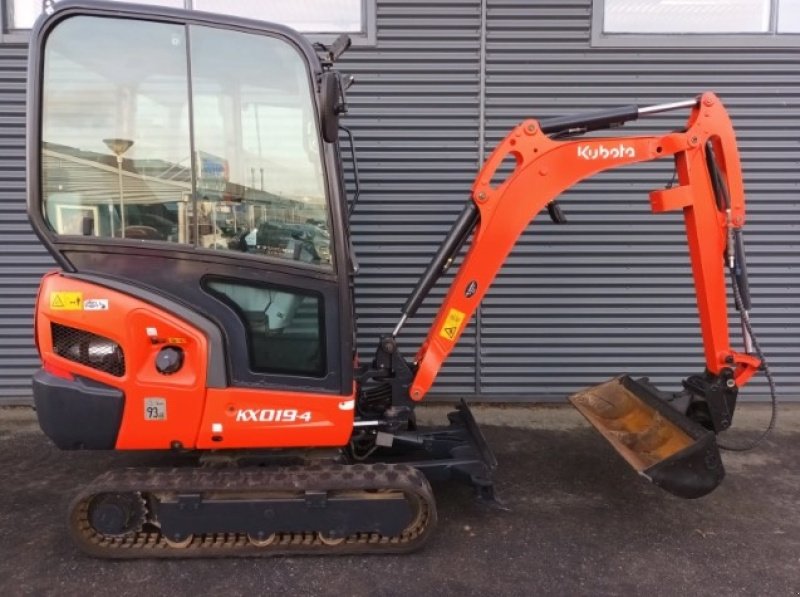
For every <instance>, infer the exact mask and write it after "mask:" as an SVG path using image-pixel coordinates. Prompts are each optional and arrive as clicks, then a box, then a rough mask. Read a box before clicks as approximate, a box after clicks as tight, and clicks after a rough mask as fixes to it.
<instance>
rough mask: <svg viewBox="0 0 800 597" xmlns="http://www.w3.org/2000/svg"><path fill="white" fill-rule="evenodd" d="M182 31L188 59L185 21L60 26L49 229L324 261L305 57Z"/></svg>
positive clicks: (50, 137)
mask: <svg viewBox="0 0 800 597" xmlns="http://www.w3.org/2000/svg"><path fill="white" fill-rule="evenodd" d="M188 32H189V33H188V34H189V36H190V38H191V46H192V49H191V57H190V58H191V67H188V66H187V65H188V61H187V28H186V27H184V26H181V25H172V24H165V23H152V22H147V21H134V20H118V19H111V18H99V17H73V18H70V19H67V20H65V21H64V22H62V23H61V24H59V25H58V26H57V27H56V28H55V30H54V31H53V32H52V34H51V35H50V37H49V38H48V42H47V46H46V51H45V66H44V95H43V103H42V105H43V111H42V144H41V152H42V155H41V158H42V180H43V183H42V201H43V205H42V209H43V212H44V215H45V217H46V218H47V220H48V222H49V223H50V226H51V227H52V228H53V230H54V231H55V232H56V233H57V234H60V235H78V236H89V237H103V238H115V239H129V240H130V239H133V240H137V241H141V242H148V241H166V242H172V243H183V244H189V245H194V246H196V247H199V248H204V249H211V250H223V251H237V252H245V253H249V254H255V255H261V256H266V257H271V258H278V259H287V260H293V261H300V262H305V263H311V264H317V265H330V263H331V257H330V235H329V232H328V213H327V207H326V194H325V181H324V178H323V175H322V162H321V154H320V147H319V143H318V140H317V132H316V130H317V129H316V124H315V119H314V110H313V104H312V100H311V89H310V84H309V77H308V73H307V71H306V67H305V63H304V61H303V59H302V57H301V56H300V54H299V53H298V51H297V50H296V49H295V48H294V47H292V46H290V45H289V44H288V43H287V42H284V41H282V40H279V39H275V38H270V37H266V36H257V35H251V34H245V33H239V32H232V31H225V30H217V29H212V28H206V27H190V28H188ZM189 69H191V73H190V72H189ZM190 74H191V77H192V98H191V99H192V101H191V102H190V101H189V93H190V92H189V77H190ZM192 133H193V134H194V148H193V147H192V144H191V139H192ZM98 240H99V239H98Z"/></svg>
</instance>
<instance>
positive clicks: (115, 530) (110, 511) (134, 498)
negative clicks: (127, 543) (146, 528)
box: [88, 492, 147, 537]
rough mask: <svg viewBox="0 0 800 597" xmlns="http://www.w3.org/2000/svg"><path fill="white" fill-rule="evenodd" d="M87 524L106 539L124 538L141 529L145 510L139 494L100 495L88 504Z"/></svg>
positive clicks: (145, 513) (145, 514)
mask: <svg viewBox="0 0 800 597" xmlns="http://www.w3.org/2000/svg"><path fill="white" fill-rule="evenodd" d="M88 515H89V523H90V524H91V525H92V527H93V528H94V529H95V530H96V531H97V532H99V533H102V534H103V535H106V536H108V537H125V536H127V535H131V534H133V533H137V532H139V531H140V530H141V529H142V525H143V524H144V521H145V518H146V516H147V509H146V507H145V502H144V499H142V496H141V494H140V493H134V492H131V493H100V494H98V495H96V496H95V497H94V498H92V501H91V502H90V503H89V511H88Z"/></svg>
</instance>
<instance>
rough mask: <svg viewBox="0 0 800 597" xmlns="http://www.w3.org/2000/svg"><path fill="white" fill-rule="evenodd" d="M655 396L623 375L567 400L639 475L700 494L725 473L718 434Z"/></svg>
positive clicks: (678, 491) (675, 490) (686, 494)
mask: <svg viewBox="0 0 800 597" xmlns="http://www.w3.org/2000/svg"><path fill="white" fill-rule="evenodd" d="M659 394H661V393H660V392H659V391H658V390H657V389H656V388H655V387H654V386H653V385H651V384H650V383H649V382H648V381H647V380H646V379H640V380H634V379H632V378H631V377H629V376H628V375H621V376H619V377H615V378H613V379H610V380H609V381H606V382H603V383H601V384H598V385H596V386H592V387H590V388H587V389H585V390H582V391H580V392H578V393H577V394H574V395H572V396H570V398H569V400H570V402H572V404H573V405H574V406H575V407H576V408H577V409H578V410H579V411H580V412H581V414H582V415H583V416H584V417H586V419H587V420H588V421H589V422H590V423H591V424H592V425H594V426H595V427H596V428H597V430H598V431H599V432H600V433H601V434H602V435H603V437H605V438H606V439H607V440H608V441H609V442H610V443H611V445H612V446H614V449H615V450H616V451H617V452H619V453H620V454H621V455H622V457H623V458H625V460H627V461H628V464H630V465H631V466H632V467H633V468H634V469H636V471H637V472H639V473H640V474H641V475H644V476H645V477H647V478H648V479H649V480H650V481H652V482H653V483H654V484H656V485H658V486H659V487H661V488H662V489H664V490H666V491H668V492H670V493H672V494H673V495H676V496H678V497H682V498H698V497H702V496H704V495H706V494H707V493H709V492H711V491H712V490H713V489H714V488H716V487H717V485H719V484H720V483H721V482H722V479H723V477H724V476H725V469H724V468H723V466H722V460H721V459H720V455H719V449H718V447H717V442H716V437H715V435H714V433H713V432H712V431H709V430H708V429H705V428H704V427H702V426H701V425H699V424H698V423H696V422H695V421H692V420H691V419H689V418H688V417H686V416H685V415H683V414H681V413H680V412H678V411H677V410H675V409H674V408H673V407H672V406H671V405H670V404H669V403H668V402H667V401H665V400H664V398H663V397H661V396H664V395H663V394H662V395H661V396H659Z"/></svg>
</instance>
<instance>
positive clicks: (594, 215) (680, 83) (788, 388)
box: [480, 0, 800, 397]
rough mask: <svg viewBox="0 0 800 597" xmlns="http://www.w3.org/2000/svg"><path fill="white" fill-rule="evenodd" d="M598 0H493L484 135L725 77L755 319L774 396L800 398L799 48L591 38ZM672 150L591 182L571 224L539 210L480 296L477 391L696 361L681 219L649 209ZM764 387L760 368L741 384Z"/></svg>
mask: <svg viewBox="0 0 800 597" xmlns="http://www.w3.org/2000/svg"><path fill="white" fill-rule="evenodd" d="M591 4H592V3H591V0H561V1H559V2H545V1H534V2H531V1H529V0H515V1H512V0H502V1H501V0H488V10H487V68H486V131H487V138H488V145H489V146H491V145H493V144H494V143H495V142H496V140H497V139H498V138H499V137H501V136H502V135H503V134H504V131H505V130H506V129H507V128H508V127H509V126H511V125H512V124H513V123H514V122H515V121H517V120H518V119H519V118H520V117H522V116H529V115H532V116H536V117H543V116H547V115H553V114H559V113H564V112H571V111H581V110H585V109H591V108H594V107H603V106H614V105H619V104H624V103H638V104H640V105H647V104H655V103H660V102H665V101H673V100H676V99H685V98H689V97H692V96H693V95H694V94H696V93H697V92H699V91H703V90H714V91H716V92H717V93H718V94H719V95H720V96H721V97H722V98H723V101H724V102H725V104H726V105H727V107H728V108H729V109H730V112H731V114H732V118H733V121H734V125H735V126H736V129H737V132H738V136H739V139H740V143H741V152H742V159H743V165H744V170H745V185H746V186H745V188H746V190H747V196H748V200H749V203H748V224H749V225H748V227H747V232H746V240H747V248H748V253H749V264H750V273H751V286H752V289H753V302H754V312H753V321H754V325H755V328H756V330H757V331H760V334H759V337H760V339H761V341H762V344H763V346H764V348H765V350H766V351H767V354H768V356H770V357H771V362H772V365H773V369H774V372H775V375H776V378H777V381H778V383H779V389H780V392H781V394H782V395H783V396H786V397H789V396H798V394H800V368H798V364H800V360H799V359H798V356H800V342H799V341H798V340H799V339H800V314H798V305H800V274H798V268H797V261H798V257H799V256H800V246H798V242H797V232H798V225H800V211H799V210H798V203H799V202H800V170H799V169H798V161H800V76H798V74H800V63H798V60H797V49H796V48H785V49H778V48H773V49H767V48H758V47H747V48H741V49H719V48H718V49H714V48H703V49H697V48H680V47H674V48H650V49H646V48H623V49H615V48H605V47H604V48H592V47H591V42H590V40H591ZM678 43H680V42H679V41H677V39H676V45H677V44H678ZM684 120H685V116H684V117H681V118H676V117H672V116H664V117H660V118H653V119H648V120H646V121H641V122H640V123H638V124H637V126H632V127H630V129H631V130H633V131H655V130H657V131H665V130H671V128H673V127H676V126H679V125H680V124H681V123H682V122H683V121H684ZM627 128H628V127H626V129H627ZM668 162H670V160H664V163H661V164H644V165H639V166H636V167H631V168H627V169H623V170H617V171H615V172H610V173H605V174H602V175H600V176H597V177H595V178H593V179H591V180H589V181H586V182H585V183H583V184H581V185H579V186H578V187H576V188H575V189H574V190H572V191H570V192H568V193H567V194H566V196H565V197H564V199H563V201H562V202H561V203H562V207H563V209H564V210H565V211H566V213H567V216H568V218H570V224H569V225H568V226H562V227H555V226H553V225H551V224H550V223H549V222H548V221H547V218H546V217H545V218H543V219H541V221H537V222H535V223H534V224H533V225H532V226H531V227H530V229H529V230H528V233H527V234H526V235H525V237H524V238H523V239H522V241H521V243H520V245H519V246H518V247H517V250H516V253H515V254H514V256H513V257H512V258H511V259H510V261H509V262H508V264H507V265H506V267H505V269H504V271H503V273H502V275H501V276H500V278H499V279H498V281H497V284H496V285H495V287H494V288H493V292H492V293H491V294H490V295H489V297H488V300H486V302H485V304H484V307H483V313H482V322H481V323H482V329H481V361H482V363H481V373H482V376H481V387H480V389H481V392H483V393H486V394H489V395H493V396H497V395H502V394H505V393H510V394H522V395H524V396H528V395H531V394H539V393H543V394H556V395H563V394H564V393H566V392H568V391H571V390H573V389H576V388H578V387H580V386H583V385H586V384H589V383H591V382H593V381H596V380H598V379H602V378H604V377H609V376H611V375H614V374H616V373H618V372H622V371H630V372H631V373H637V374H644V375H650V376H651V377H652V378H653V379H654V380H655V381H659V382H664V384H665V385H666V386H672V388H673V389H676V390H677V389H679V380H680V379H682V377H683V376H685V375H686V374H688V373H693V372H700V370H701V368H702V348H701V344H700V339H699V337H698V333H699V332H698V324H697V321H698V319H697V314H696V309H695V304H694V292H693V289H692V284H691V277H690V268H689V265H688V255H687V250H686V246H685V245H686V243H685V240H684V231H683V222H682V217H681V216H680V215H679V214H659V215H653V214H651V213H650V210H649V201H648V197H647V193H648V191H650V190H651V189H654V188H659V187H663V186H664V185H665V183H666V182H668V181H669V180H670V178H671V176H672V168H671V164H670V163H668ZM734 332H735V333H736V337H737V338H738V337H739V334H738V324H737V325H735V326H734ZM765 390H766V387H765V384H764V383H763V378H759V379H757V380H755V381H754V383H752V384H751V385H750V386H748V387H747V388H746V390H745V392H744V396H747V397H757V396H763V394H764V392H765Z"/></svg>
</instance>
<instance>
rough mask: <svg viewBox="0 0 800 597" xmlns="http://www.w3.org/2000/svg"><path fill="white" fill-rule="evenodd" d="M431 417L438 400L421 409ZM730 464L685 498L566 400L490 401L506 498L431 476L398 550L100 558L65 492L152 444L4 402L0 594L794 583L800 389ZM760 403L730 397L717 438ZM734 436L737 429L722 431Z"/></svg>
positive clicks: (601, 590) (642, 591) (739, 434)
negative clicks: (127, 448) (68, 431)
mask: <svg viewBox="0 0 800 597" xmlns="http://www.w3.org/2000/svg"><path fill="white" fill-rule="evenodd" d="M420 411H421V414H422V417H423V418H425V419H437V420H443V418H444V413H445V412H446V409H444V408H442V407H428V408H421V409H420ZM780 415H781V418H780V420H779V425H778V430H777V432H776V433H774V434H773V435H772V436H771V437H770V439H769V440H768V441H767V442H766V444H765V445H764V446H763V447H762V448H760V449H758V450H757V451H755V452H750V453H746V454H737V453H726V454H724V456H723V458H724V461H725V465H726V467H727V470H728V477H727V479H726V480H725V481H724V482H723V484H722V485H721V486H720V488H719V489H717V490H716V491H715V492H714V493H712V494H711V495H709V496H707V497H705V498H703V499H700V500H696V501H683V500H679V499H677V498H674V497H672V496H670V495H667V494H666V493H664V492H662V491H660V490H659V489H657V488H655V487H652V486H651V485H649V484H648V483H647V482H646V481H645V480H643V479H641V478H639V477H638V476H637V475H636V474H635V473H634V472H633V471H632V470H631V469H629V468H628V466H627V465H626V464H625V462H624V461H623V460H622V459H621V458H620V457H619V456H617V455H616V453H614V452H613V450H612V449H611V448H610V447H609V446H607V445H606V444H605V441H604V440H603V439H602V438H601V437H600V436H599V435H598V434H597V433H596V432H595V431H594V430H592V429H590V428H589V427H588V425H587V424H586V423H584V421H583V420H582V419H581V418H580V416H579V415H578V414H577V413H576V412H574V411H572V410H571V409H570V408H568V407H567V408H561V407H552V406H551V407H513V408H512V407H487V408H477V409H476V416H477V418H478V420H479V421H481V422H482V423H483V424H484V425H485V427H484V430H485V434H486V436H487V439H488V440H489V442H490V444H492V445H493V447H494V450H495V452H496V453H497V457H498V460H499V461H500V467H499V469H498V473H497V491H498V495H499V496H500V497H501V498H502V499H503V501H504V502H505V503H506V505H507V506H509V507H510V509H511V511H510V512H497V511H494V510H488V509H486V508H485V507H484V506H481V505H480V504H477V503H475V502H474V501H473V500H472V498H471V494H470V492H469V490H468V489H467V488H465V487H462V486H460V485H454V484H444V485H439V486H436V487H435V490H436V495H437V500H438V507H439V515H440V522H439V528H438V529H437V530H436V533H435V535H434V537H433V538H432V540H431V541H430V543H429V544H428V545H427V547H426V548H425V549H424V550H423V551H421V552H419V553H414V554H411V555H405V556H371V557H349V556H343V557H327V558H322V557H291V558H288V557H285V558H273V559H264V560H254V559H250V560H235V559H234V560H192V561H189V560H185V561H129V562H111V561H103V560H95V559H91V558H88V557H86V556H84V555H82V554H81V553H80V552H78V551H77V550H76V549H75V548H74V547H73V545H72V543H71V541H70V539H69V538H68V536H67V534H66V531H65V526H64V525H65V520H64V519H65V516H64V515H65V512H66V508H67V504H68V502H69V499H70V496H71V495H72V494H73V493H75V492H76V491H77V489H78V488H79V487H80V486H81V485H82V484H84V483H86V482H88V481H90V480H91V479H92V478H93V477H94V476H96V475H97V474H99V473H100V472H102V471H104V470H106V469H107V468H109V467H119V466H138V465H142V464H148V465H150V464H158V461H159V459H163V456H159V455H155V456H154V455H148V454H111V453H90V452H60V451H58V450H56V449H55V448H54V447H53V446H52V445H51V444H50V443H49V441H48V440H47V439H46V438H45V437H44V436H43V435H42V434H41V433H40V432H39V430H38V427H37V424H36V422H35V418H34V415H33V414H32V412H31V411H30V410H27V409H0V470H2V471H3V473H2V489H1V490H0V529H2V530H1V531H0V532H1V533H2V541H0V595H4V596H6V595H8V596H15V595H59V596H70V595H115V596H122V595H224V596H226V597H227V596H230V595H260V594H261V595H263V594H268V593H273V594H276V593H279V594H281V595H287V596H291V597H295V596H300V595H335V596H337V597H343V596H349V595H370V596H372V595H376V596H377V595H417V596H427V595H436V596H437V597H443V596H445V595H493V596H494V595H540V594H541V595H578V594H585V595H648V596H655V595H687V594H690V595H794V596H796V595H800V405H790V406H784V407H783V408H782V410H781V413H780ZM767 419H768V412H767V410H766V409H765V408H763V407H761V406H760V405H759V406H743V407H740V409H739V411H738V412H737V418H736V423H735V427H736V430H735V431H733V432H731V433H730V436H731V437H730V438H729V439H728V441H731V442H732V441H734V439H742V438H746V437H752V436H753V435H754V434H755V433H756V432H757V430H758V429H759V428H761V427H763V425H764V424H765V422H766V421H767ZM734 436H736V437H734Z"/></svg>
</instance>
